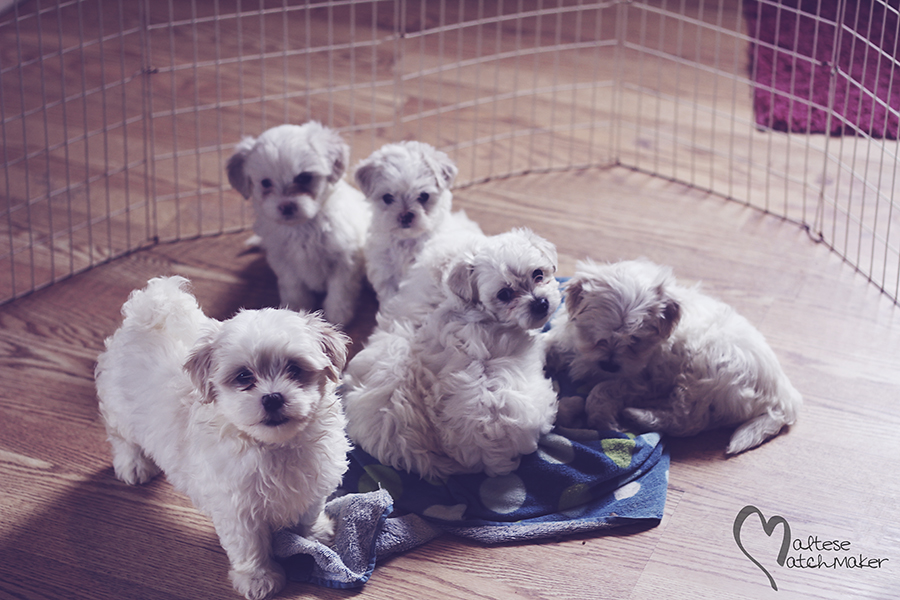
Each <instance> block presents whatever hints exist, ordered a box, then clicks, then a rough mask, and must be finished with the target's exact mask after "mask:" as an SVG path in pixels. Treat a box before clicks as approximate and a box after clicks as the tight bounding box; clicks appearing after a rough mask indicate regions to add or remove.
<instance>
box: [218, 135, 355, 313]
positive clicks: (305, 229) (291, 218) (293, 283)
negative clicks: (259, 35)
mask: <svg viewBox="0 0 900 600" xmlns="http://www.w3.org/2000/svg"><path fill="white" fill-rule="evenodd" d="M349 154H350V150H349V148H348V147H347V144H345V143H344V141H343V140H342V139H341V137H340V136H339V135H338V133H337V132H336V131H334V130H332V129H329V128H327V127H324V126H323V125H321V124H320V123H317V122H315V121H310V122H309V123H305V124H304V125H279V126H278V127H273V128H271V129H268V130H266V131H265V132H264V133H263V134H262V135H260V136H259V137H258V138H252V137H248V138H245V139H244V140H243V141H242V142H241V143H240V144H238V145H237V148H236V149H235V152H234V154H233V155H232V156H231V158H230V159H229V160H228V166H227V172H228V181H229V182H230V183H231V185H232V186H233V187H234V188H235V189H236V190H238V191H239V192H240V193H241V194H242V195H243V196H244V198H248V199H252V200H253V208H254V210H255V211H256V222H255V223H254V225H253V230H254V231H255V232H256V234H257V235H258V236H259V237H260V239H261V246H262V248H263V249H264V250H265V252H266V259H267V260H268V262H269V266H270V267H271V268H272V271H274V272H275V275H276V276H277V277H278V293H279V296H280V299H281V304H282V305H283V306H286V307H288V308H292V309H294V310H302V309H305V310H312V309H314V308H317V307H318V302H319V298H318V297H319V296H321V295H324V300H323V301H322V308H323V310H324V312H325V318H326V319H328V320H329V321H331V322H332V323H335V324H338V325H345V324H347V323H348V322H349V321H350V320H351V319H352V318H353V314H354V310H355V308H356V300H357V297H358V296H359V292H360V290H361V288H362V282H363V278H364V277H365V266H364V256H363V246H364V244H365V240H366V236H367V235H368V228H369V222H370V221H371V209H370V207H369V205H368V204H367V203H366V201H365V198H363V196H362V194H360V193H359V191H358V190H356V189H354V188H353V187H351V186H350V185H349V184H348V183H347V182H346V181H344V180H343V175H344V171H345V169H346V165H347V162H348V160H349Z"/></svg>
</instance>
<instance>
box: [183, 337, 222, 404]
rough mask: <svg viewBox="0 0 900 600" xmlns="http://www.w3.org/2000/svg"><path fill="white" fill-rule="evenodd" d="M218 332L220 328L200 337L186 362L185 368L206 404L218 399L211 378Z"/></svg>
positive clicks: (201, 399)
mask: <svg viewBox="0 0 900 600" xmlns="http://www.w3.org/2000/svg"><path fill="white" fill-rule="evenodd" d="M216 333H218V329H215V330H212V331H209V332H208V333H207V334H206V335H204V336H203V337H202V338H200V341H199V342H197V344H196V345H195V346H194V348H193V349H192V350H191V353H190V355H189V356H188V359H187V361H186V362H185V363H184V370H185V371H186V372H187V374H188V375H190V377H191V382H192V383H193V384H194V388H195V389H196V390H197V391H198V392H199V393H200V401H201V402H203V403H204V404H206V403H209V402H213V401H214V400H215V399H216V391H215V389H214V388H213V385H212V381H211V380H210V374H211V372H212V367H213V350H214V349H215V337H216Z"/></svg>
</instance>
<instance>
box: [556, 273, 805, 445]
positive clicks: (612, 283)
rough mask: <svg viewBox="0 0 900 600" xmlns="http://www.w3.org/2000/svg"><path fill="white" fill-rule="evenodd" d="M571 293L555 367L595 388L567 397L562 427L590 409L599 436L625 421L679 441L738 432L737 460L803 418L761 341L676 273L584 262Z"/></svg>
mask: <svg viewBox="0 0 900 600" xmlns="http://www.w3.org/2000/svg"><path fill="white" fill-rule="evenodd" d="M565 292H566V301H565V307H566V310H564V311H560V313H559V315H558V316H557V317H556V318H554V320H553V327H552V329H551V330H550V333H549V334H548V356H547V358H548V361H547V362H548V369H549V370H550V371H551V372H552V371H568V373H569V375H570V377H571V379H572V380H574V381H576V382H582V383H587V384H588V385H589V386H592V389H591V390H590V392H589V394H588V395H587V398H586V399H580V398H578V397H567V398H563V399H561V400H560V409H559V421H560V423H561V424H563V425H567V424H568V425H572V424H575V422H577V417H578V416H579V413H581V412H582V410H583V412H584V414H585V415H586V417H587V424H588V425H589V426H591V427H594V428H598V429H600V428H614V429H615V428H617V427H618V423H617V418H618V416H619V415H620V414H624V416H625V417H626V418H628V419H629V420H631V421H633V422H635V423H636V424H638V425H639V426H641V427H645V428H647V429H650V430H654V431H660V432H664V433H669V434H672V435H675V436H690V435H694V434H696V433H699V432H700V431H703V430H706V429H711V428H716V427H733V426H738V427H737V429H736V431H735V432H734V434H733V435H732V436H731V441H730V443H729V445H728V448H727V452H728V453H729V454H735V453H738V452H743V451H744V450H747V449H749V448H753V447H755V446H758V445H759V444H761V443H762V442H764V441H765V440H767V439H768V438H770V437H772V436H774V435H776V434H777V433H778V432H779V431H780V430H781V428H782V427H783V426H784V425H790V424H792V423H794V421H795V420H796V416H797V411H798V409H799V408H800V405H801V403H802V399H801V397H800V394H799V393H798V392H797V390H796V389H794V387H793V386H792V385H791V383H790V381H788V378H787V376H786V375H785V373H784V371H783V370H782V369H781V366H780V365H779V364H778V360H777V358H776V357H775V353H774V352H773V351H772V349H771V348H770V347H769V345H768V344H767V343H766V341H765V339H764V338H763V336H762V334H761V333H760V332H759V331H758V330H757V329H755V328H754V327H753V326H752V325H750V323H749V322H748V321H747V320H746V319H745V318H744V317H742V316H740V315H739V314H737V313H736V312H735V311H734V310H733V309H732V308H731V307H729V306H728V305H726V304H724V303H722V302H720V301H718V300H715V299H713V298H710V297H709V296H706V295H704V294H702V293H701V292H700V291H698V289H697V287H684V286H681V285H678V284H677V283H676V281H675V278H674V277H673V275H672V271H671V269H669V268H667V267H661V266H658V265H656V264H653V263H651V262H649V261H647V260H635V261H624V262H619V263H614V264H604V265H601V264H596V263H594V262H591V261H583V262H580V263H579V264H578V265H577V268H576V273H575V276H574V277H573V278H572V279H571V280H569V282H568V283H567V285H566V288H565ZM582 402H583V405H582ZM567 422H568V423H567Z"/></svg>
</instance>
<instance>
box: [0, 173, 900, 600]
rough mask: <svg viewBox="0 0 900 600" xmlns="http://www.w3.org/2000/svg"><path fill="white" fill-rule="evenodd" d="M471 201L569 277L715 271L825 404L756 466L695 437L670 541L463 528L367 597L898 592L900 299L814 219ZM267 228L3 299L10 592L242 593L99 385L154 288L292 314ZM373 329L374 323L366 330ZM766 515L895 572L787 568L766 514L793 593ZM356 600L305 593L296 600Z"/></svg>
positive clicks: (623, 184) (718, 288) (387, 576)
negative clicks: (116, 454)
mask: <svg viewBox="0 0 900 600" xmlns="http://www.w3.org/2000/svg"><path fill="white" fill-rule="evenodd" d="M548 198H553V199H554V201H552V202H550V201H548ZM456 203H457V205H458V206H460V207H463V208H465V209H466V210H467V211H468V212H469V214H470V215H471V216H473V217H475V218H476V219H478V220H479V221H480V222H481V223H482V225H483V227H484V228H485V230H487V232H489V233H496V232H500V231H503V230H506V229H508V228H510V227H512V226H516V225H527V226H530V227H533V228H534V229H535V230H536V231H538V232H539V233H540V234H542V235H544V236H546V237H547V238H549V239H550V240H552V241H554V242H555V243H556V244H557V247H558V249H559V252H560V256H561V259H560V263H561V274H562V275H571V274H572V269H573V266H574V263H575V261H576V260H577V259H579V258H581V257H584V256H591V257H593V258H596V259H601V260H604V259H610V260H612V259H618V258H628V257H634V256H639V255H643V256H647V257H649V258H651V259H654V260H657V261H661V262H664V263H667V264H670V265H672V266H673V267H674V268H675V269H676V272H677V274H678V275H680V276H681V277H682V278H683V279H686V280H703V281H704V282H705V285H706V287H707V289H708V290H709V291H710V292H712V293H714V294H716V295H718V296H720V297H722V298H724V299H725V300H727V301H729V302H731V303H732V304H734V305H735V306H736V307H737V308H738V309H739V310H740V311H741V312H742V313H743V314H745V315H746V316H747V317H748V318H749V319H750V320H751V321H752V322H754V323H755V324H756V325H757V326H758V327H759V328H760V329H761V330H762V331H763V333H764V334H765V335H766V336H767V338H768V339H769V341H770V343H771V344H772V346H773V347H774V349H775V351H776V353H777V354H778V356H779V357H780V358H781V360H782V361H783V364H784V367H785V369H786V371H787V373H788V374H789V376H790V377H791V379H792V381H793V382H794V384H795V385H796V387H797V388H798V389H799V390H801V392H802V393H803V395H804V397H805V402H806V404H805V407H804V410H803V412H802V414H801V417H800V420H799V422H798V423H797V425H796V426H794V427H792V428H791V430H790V431H789V432H787V433H786V434H784V435H782V436H779V437H778V438H776V439H774V440H772V441H771V442H770V443H768V444H766V445H764V446H763V447H760V448H758V449H755V450H753V451H750V452H748V453H746V454H744V455H741V456H737V457H734V458H730V459H726V458H725V457H724V455H723V452H722V449H723V447H724V444H725V441H726V439H727V434H726V433H724V432H716V433H714V434H710V435H704V436H702V437H700V438H697V439H691V440H672V441H671V442H670V443H669V447H670V449H671V456H672V466H671V474H670V487H669V497H668V502H667V507H666V516H665V518H664V519H663V521H662V524H661V525H659V527H656V528H654V529H649V530H644V531H622V532H620V533H616V534H612V535H600V536H590V535H582V536H578V537H576V538H574V539H561V540H554V541H546V542H541V543H533V544H521V545H509V546H502V547H482V546H479V545H477V544H474V543H472V542H467V541H462V540H460V539H456V538H453V537H451V536H449V535H448V536H444V537H442V538H439V539H437V540H435V541H433V542H431V543H429V544H427V545H425V546H422V547H419V548H416V549H414V550H411V551H410V552H408V553H406V554H404V555H400V556H396V557H393V558H391V559H389V560H386V561H385V562H383V563H380V564H378V565H377V567H376V569H375V573H374V576H373V577H372V579H371V581H370V582H369V583H368V584H367V585H366V587H365V588H364V589H363V590H362V592H360V593H359V594H358V597H361V598H372V599H397V598H460V599H462V598H466V599H469V598H519V597H526V598H551V597H552V598H573V599H576V598H578V599H581V598H584V599H587V598H651V597H652V598H710V599H717V600H718V599H722V598H834V599H843V598H849V597H853V598H893V597H895V594H896V590H897V589H900V525H898V520H897V518H896V499H897V498H898V497H900V475H898V468H897V467H896V466H895V465H893V463H892V461H893V460H894V459H895V458H896V457H897V456H898V455H900V441H898V437H897V435H896V431H897V429H898V428H900V408H898V396H897V390H898V389H900V369H898V368H897V367H898V364H897V360H898V357H900V310H898V309H897V307H896V306H894V305H893V304H892V303H890V302H889V301H887V300H886V299H885V297H883V296H882V295H880V294H879V293H878V292H877V291H876V290H875V289H874V288H873V287H872V286H871V285H870V284H867V283H866V282H865V281H864V280H863V279H862V278H861V277H860V276H859V275H858V274H856V273H854V271H853V270H852V269H850V268H848V267H847V266H845V265H844V264H843V263H842V262H841V261H840V260H839V259H837V258H836V257H835V256H834V255H833V254H832V253H830V252H829V251H827V250H826V249H825V248H823V247H821V246H818V245H816V244H815V243H813V242H812V241H810V239H809V238H808V237H807V235H806V234H805V233H804V232H803V231H802V230H800V229H799V228H797V227H796V226H795V225H793V224H790V223H788V222H784V221H782V220H780V219H776V218H773V217H771V216H766V215H764V214H762V213H760V212H759V211H756V210H754V209H749V208H746V207H743V206H741V205H739V204H737V203H734V202H729V201H725V200H722V199H720V198H718V197H713V196H708V195H705V194H702V193H698V192H696V191H693V190H692V189H690V188H686V187H684V186H681V185H678V184H673V183H668V182H665V181H663V180H660V179H657V178H651V177H648V176H646V175H643V174H640V173H636V172H633V171H630V170H627V169H623V168H612V169H606V170H586V171H580V172H573V173H561V174H544V175H536V176H523V177H519V178H512V179H508V180H505V181H496V182H491V183H487V184H484V185H480V186H475V187H472V188H468V189H465V190H462V191H460V192H458V193H457V196H456ZM512 215H515V216H512ZM244 238H245V235H243V234H237V235H223V236H220V237H215V238H209V239H201V240H196V241H190V242H181V243H177V244H170V245H161V246H158V247H156V248H153V249H151V250H147V251H142V252H138V253H135V254H132V255H130V256H128V257H126V258H123V259H120V260H117V261H115V262H113V263H111V264H108V265H105V266H101V267H98V268H96V269H93V270H91V271H89V272H87V273H85V274H82V275H79V276H76V277H75V278H73V279H70V280H67V281H65V282H62V283H59V284H57V285H54V286H52V287H51V288H49V289H46V290H43V291H40V292H37V293H35V294H33V295H31V296H29V297H26V298H24V299H21V300H19V301H16V302H15V303H12V304H10V305H7V306H5V307H2V308H0V328H2V330H0V343H2V356H3V358H2V364H0V380H2V381H3V390H4V391H3V394H2V400H0V432H2V433H0V480H2V485H0V581H2V583H0V597H2V598H28V599H38V598H41V599H47V598H66V599H76V598H85V599H88V598H90V599H92V600H103V599H113V598H115V599H121V598H185V599H187V598H191V599H194V598H205V597H210V598H212V597H215V598H229V597H233V593H232V591H231V589H230V585H229V584H228V582H227V579H226V572H227V560H226V558H225V555H224V553H223V551H222V550H221V549H220V547H219V545H218V543H217V540H216V537H215V533H214V531H213V529H212V526H211V525H210V523H209V521H208V520H207V519H206V518H205V517H203V516H202V515H200V514H198V513H197V512H196V511H195V510H194V509H193V508H191V506H190V504H189V502H188V501H187V500H186V499H185V498H184V497H183V496H181V495H179V494H178V493H175V492H174V491H173V490H172V488H171V487H170V485H169V484H168V483H167V482H166V481H165V480H164V479H160V480H156V481H154V482H152V483H150V484H149V485H146V486H144V487H135V488H131V487H128V486H126V485H124V484H122V483H120V482H118V481H117V480H116V479H115V478H114V477H113V474H112V469H111V466H110V459H109V453H108V448H107V445H106V442H105V439H104V431H103V426H102V424H101V422H100V419H99V417H98V414H97V408H96V399H95V392H94V385H93V379H92V372H93V365H94V361H95V359H96V356H97V353H98V352H99V351H100V350H101V348H102V341H103V339H104V337H106V336H107V335H109V334H110V333H111V332H112V331H113V330H114V328H115V327H116V326H117V323H118V319H119V314H118V312H119V307H120V305H121V304H122V302H123V301H124V300H125V298H126V296H127V295H128V293H129V291H131V289H133V288H135V287H139V286H141V285H143V283H144V282H145V281H146V280H147V279H148V278H149V277H153V276H157V275H161V274H172V273H177V274H182V275H185V276H187V277H189V278H191V279H192V280H193V281H194V284H195V289H196V293H197V295H198V297H199V299H200V302H201V304H202V305H203V306H204V307H205V308H206V310H207V311H208V312H209V313H210V314H212V315H213V316H215V317H218V318H225V317H228V316H229V315H231V314H232V313H233V312H234V311H235V310H236V309H237V308H238V307H241V306H247V307H258V306H265V305H268V304H271V303H273V302H274V301H275V298H276V290H275V286H274V279H273V276H272V275H271V273H270V272H269V270H268V269H267V267H266V266H265V261H264V259H263V257H261V256H260V255H258V254H247V253H245V252H244V251H243V241H244ZM369 308H370V309H371V306H370V307H369ZM371 318H372V314H371V310H368V311H364V312H363V315H362V316H361V318H360V319H359V320H358V322H357V323H355V324H353V325H352V327H351V330H352V332H353V333H354V335H355V337H356V338H357V339H360V338H361V337H363V336H365V334H366V332H367V328H368V327H370V325H371ZM747 505H754V506H757V507H758V508H759V509H760V510H761V511H762V512H763V513H764V514H765V515H766V517H772V516H775V515H780V516H782V517H784V518H785V519H786V520H787V521H788V522H789V524H790V527H791V532H792V536H793V538H794V540H795V542H794V543H795V544H796V543H798V541H799V542H801V543H802V544H803V545H808V538H809V537H810V536H813V537H817V538H818V539H819V540H840V541H846V542H849V544H850V545H849V551H848V552H846V553H837V555H840V556H841V557H843V556H845V555H846V556H854V557H857V559H856V560H859V559H858V556H859V555H862V556H864V557H866V558H877V559H882V558H886V559H887V561H883V562H881V563H880V564H881V568H869V567H866V568H838V569H824V568H816V569H799V568H788V567H787V566H785V567H779V566H778V565H777V564H776V562H775V557H776V555H777V551H778V543H777V541H776V540H775V539H774V538H772V539H769V538H767V537H766V536H765V535H763V532H762V528H761V527H760V524H759V523H758V522H757V520H756V519H755V517H754V518H750V519H748V520H747V522H746V524H745V525H744V528H743V535H742V543H743V544H744V546H745V547H746V548H747V549H748V551H749V552H751V554H753V555H754V556H756V557H757V558H758V560H759V561H760V562H761V563H762V564H763V565H764V566H765V567H766V568H767V570H768V571H769V572H770V573H771V574H772V576H773V578H774V579H775V581H776V582H777V585H778V592H777V593H776V592H774V591H773V590H772V589H771V588H770V586H769V583H768V579H767V578H766V577H765V574H764V573H763V572H762V571H761V570H760V569H759V568H757V567H756V566H755V565H754V564H753V563H752V562H751V561H750V560H749V559H748V558H747V557H746V556H744V555H743V554H742V553H741V551H740V549H739V548H738V546H737V544H736V542H735V539H734V536H733V523H734V520H735V517H736V516H737V514H738V512H739V511H740V510H741V509H742V508H744V507H745V506H747ZM778 531H779V534H777V535H776V536H775V537H778V535H780V529H779V530H778ZM801 554H807V555H809V554H810V552H804V551H801V550H793V549H792V550H791V552H790V554H789V556H790V558H794V557H798V556H799V555H801ZM813 554H817V553H816V552H813ZM822 554H823V556H824V558H825V559H827V560H829V561H830V562H833V560H832V559H833V558H834V556H835V555H836V554H835V553H834V552H822ZM790 558H789V560H790ZM788 564H790V563H788ZM348 596H354V597H356V596H357V594H353V593H349V592H338V591H331V590H326V589H322V588H318V587H314V586H311V585H304V584H296V583H292V584H289V586H288V587H287V589H286V590H285V591H284V592H283V593H282V595H281V596H280V597H283V598H344V597H348Z"/></svg>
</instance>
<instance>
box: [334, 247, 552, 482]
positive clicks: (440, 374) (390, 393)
mask: <svg viewBox="0 0 900 600" xmlns="http://www.w3.org/2000/svg"><path fill="white" fill-rule="evenodd" d="M555 272H556V249H555V248H554V247H553V245H552V244H550V243H549V242H547V241H545V240H543V239H541V238H539V237H538V236H537V235H535V234H533V233H532V232H530V231H528V230H524V229H518V230H514V231H512V232H509V233H505V234H501V235H498V236H493V237H490V238H486V239H485V240H484V241H483V242H482V243H481V244H479V245H478V246H477V248H476V249H474V250H473V252H472V253H470V254H469V255H467V256H465V257H464V259H462V260H460V261H459V262H458V264H456V265H455V266H454V267H453V268H452V269H451V270H450V271H449V274H448V275H447V278H446V281H445V288H444V291H443V294H444V300H443V301H442V302H440V303H439V304H438V305H437V307H436V308H435V309H434V311H433V312H431V313H430V314H428V315H427V316H426V317H425V318H424V321H423V322H422V323H421V324H420V325H417V324H416V323H414V322H412V321H409V320H400V321H396V322H393V323H388V324H386V326H385V327H382V328H379V329H377V330H376V331H375V333H374V334H373V335H372V336H371V337H370V338H369V342H368V344H367V346H366V348H364V349H363V350H362V351H361V352H360V353H359V354H357V355H356V356H355V357H354V358H353V359H352V360H351V361H350V364H349V365H348V368H347V373H346V376H345V384H346V390H345V392H344V404H345V410H346V412H347V421H348V425H347V427H348V429H347V431H348V433H349V435H350V437H351V439H352V440H353V441H354V442H356V443H357V444H358V445H359V446H360V447H361V448H362V449H363V450H365V451H366V452H368V453H370V454H371V455H373V456H374V457H376V458H377V459H378V460H380V461H381V462H382V463H384V464H388V465H391V466H393V467H394V468H397V469H401V470H406V471H409V472H414V473H418V474H419V475H421V476H422V477H424V478H426V479H432V480H434V479H441V478H444V477H446V476H448V475H451V474H454V473H472V472H479V471H484V472H486V473H487V474H488V475H491V476H495V475H506V474H508V473H510V472H511V471H513V470H514V469H515V468H516V467H517V466H518V465H519V460H520V458H521V456H522V455H524V454H530V453H531V452H534V451H535V450H536V449H537V443H538V439H539V438H540V436H541V435H542V434H545V433H547V432H548V431H550V428H551V427H552V424H553V420H554V418H555V414H556V393H555V392H554V391H553V388H552V385H551V382H550V381H549V380H548V379H546V378H545V377H544V374H543V369H542V367H543V360H544V347H543V345H542V343H541V338H540V337H539V335H538V333H539V331H540V329H541V327H542V326H543V325H544V324H545V323H546V322H547V320H548V319H549V318H550V315H552V314H553V312H554V311H555V310H556V308H557V307H558V306H559V302H560V292H559V286H558V285H557V283H556V280H555V279H554V277H553V276H554V273H555Z"/></svg>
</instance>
